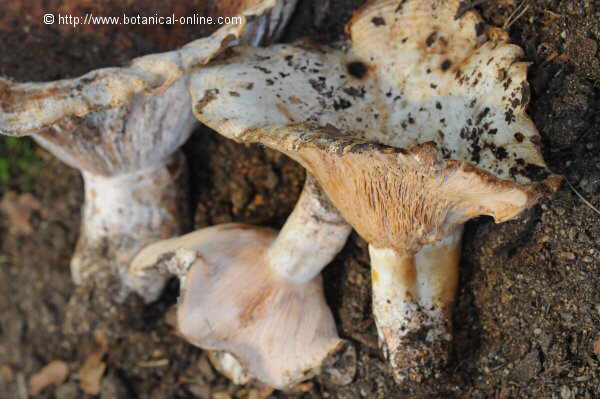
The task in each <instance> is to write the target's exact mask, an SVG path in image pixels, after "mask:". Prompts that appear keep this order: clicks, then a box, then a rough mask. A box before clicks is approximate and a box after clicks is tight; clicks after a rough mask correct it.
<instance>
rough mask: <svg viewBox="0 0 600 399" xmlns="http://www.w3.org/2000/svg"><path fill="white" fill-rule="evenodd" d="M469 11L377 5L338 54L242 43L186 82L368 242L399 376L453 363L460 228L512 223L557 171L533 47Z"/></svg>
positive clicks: (218, 120)
mask: <svg viewBox="0 0 600 399" xmlns="http://www.w3.org/2000/svg"><path fill="white" fill-rule="evenodd" d="M459 7H460V4H459V1H458V0H447V1H439V0H425V1H421V0H406V1H400V2H398V1H391V0H379V1H372V2H369V3H368V4H367V5H366V6H364V7H363V8H362V9H361V10H359V11H358V12H357V13H356V14H355V15H354V16H353V18H352V20H351V21H350V23H349V24H348V25H347V32H348V33H349V35H350V40H349V41H348V42H346V43H342V44H341V45H340V46H339V48H338V49H334V48H329V49H327V48H324V47H319V46H313V45H310V44H302V45H283V44H282V45H274V46H270V47H268V48H249V47H243V46H241V47H236V48H233V49H230V50H229V51H227V52H226V53H225V54H224V55H223V56H222V57H221V58H220V60H219V63H218V64H215V65H211V66H209V67H208V68H203V69H200V70H198V71H196V72H195V73H194V74H193V77H192V79H191V83H190V87H191V89H190V91H191V94H192V97H193V100H194V115H195V116H196V117H197V118H198V120H200V121H201V122H202V123H204V124H206V125H208V126H210V127H211V128H213V129H214V130H216V131H217V132H219V133H221V134H223V135H225V136H227V137H229V138H232V139H235V140H237V141H240V142H246V143H250V142H254V143H263V144H265V145H267V146H269V147H271V148H274V149H276V150H278V151H282V152H284V153H285V154H287V155H289V156H290V157H292V158H293V159H295V160H297V161H298V162H300V163H301V164H302V165H303V166H304V167H305V168H306V169H307V171H308V172H309V173H310V174H312V175H313V176H314V177H315V178H316V180H317V182H318V183H319V184H320V185H321V187H322V189H323V191H324V192H325V194H326V195H327V197H328V198H329V200H330V201H331V202H332V203H333V205H334V206H335V208H336V209H337V210H338V211H339V212H340V214H341V215H342V217H343V218H344V219H345V220H346V221H347V222H348V223H350V224H351V225H352V227H353V228H354V229H355V230H356V231H357V232H358V233H359V234H360V235H361V236H362V237H363V238H364V239H365V240H366V241H368V242H369V253H370V256H371V267H372V284H373V312H374V316H375V320H376V324H377V328H378V332H379V338H380V343H381V346H382V349H383V351H384V354H385V356H386V357H387V358H388V359H389V362H390V364H391V366H392V370H393V374H394V377H395V379H396V380H397V381H398V382H400V383H403V382H409V381H415V382H419V381H421V380H422V379H423V378H426V377H429V376H437V375H439V373H440V371H441V370H442V369H443V367H444V366H445V365H446V363H447V360H448V356H449V348H450V341H451V339H452V317H451V313H452V304H453V300H454V296H455V292H456V287H457V282H458V266H459V261H460V243H461V237H462V231H463V227H462V226H463V224H464V223H465V222H466V221H467V220H469V219H471V218H473V217H475V216H478V215H490V216H493V217H494V218H495V220H496V222H502V221H506V220H509V219H511V218H514V217H516V216H517V215H518V214H519V213H520V212H521V211H522V210H524V209H526V208H528V207H530V206H532V205H533V204H535V203H536V202H537V201H538V200H539V199H540V198H542V197H544V196H547V195H550V194H552V192H553V191H554V190H555V189H556V188H557V186H558V184H559V182H560V178H558V177H557V176H553V175H552V174H551V173H550V172H549V171H548V170H547V169H546V166H545V163H544V161H543V158H542V156H541V152H540V148H539V144H540V136H539V134H538V132H537V130H536V128H535V126H534V125H533V123H532V121H531V119H530V118H529V117H528V116H527V115H526V113H525V108H526V106H527V103H528V101H529V88H528V84H527V81H526V68H527V64H526V63H524V62H520V61H519V58H520V57H521V56H522V50H521V49H520V48H519V47H517V46H515V45H513V44H510V43H509V41H508V35H507V33H506V32H505V31H503V30H501V29H498V28H493V27H488V26H486V25H485V24H484V23H483V22H482V20H481V18H480V17H479V16H478V15H477V14H476V13H475V12H473V11H469V12H466V13H464V14H462V15H459V13H458V10H459ZM323 245H327V243H325V242H323ZM183 305H184V306H187V302H186V303H184V304H183ZM181 311H182V312H185V311H186V310H184V309H182V310H181ZM205 316H206V315H205ZM197 339H202V338H201V336H200V335H199V336H197ZM200 344H202V342H200ZM234 354H236V353H235V351H234Z"/></svg>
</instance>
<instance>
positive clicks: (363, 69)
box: [346, 61, 369, 79]
mask: <svg viewBox="0 0 600 399" xmlns="http://www.w3.org/2000/svg"><path fill="white" fill-rule="evenodd" d="M346 69H347V70H348V73H349V74H350V75H352V76H354V77H355V78H358V79H362V78H364V77H365V75H366V74H367V72H368V71H369V69H368V68H367V66H366V65H365V64H364V63H363V62H361V61H352V62H349V63H348V64H346Z"/></svg>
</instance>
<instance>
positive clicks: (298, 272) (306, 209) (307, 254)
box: [266, 175, 352, 284]
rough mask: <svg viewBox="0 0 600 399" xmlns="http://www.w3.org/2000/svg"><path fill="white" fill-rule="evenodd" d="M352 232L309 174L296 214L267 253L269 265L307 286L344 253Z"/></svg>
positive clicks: (285, 276)
mask: <svg viewBox="0 0 600 399" xmlns="http://www.w3.org/2000/svg"><path fill="white" fill-rule="evenodd" d="M351 230H352V228H351V227H350V225H349V224H348V223H346V222H345V221H344V219H342V217H341V216H340V215H339V213H338V212H337V211H336V210H335V209H334V208H333V207H332V205H330V204H329V203H328V201H326V200H324V199H323V194H322V193H321V191H320V189H319V187H318V186H317V184H316V183H315V180H314V178H313V177H312V176H311V175H307V177H306V183H305V186H304V190H303V191H302V195H301V196H300V198H299V200H298V203H297V204H296V207H295V208H294V211H293V212H292V213H291V215H290V216H289V217H288V219H287V221H286V222H285V225H284V226H283V228H282V229H281V231H280V232H279V234H278V235H277V238H276V239H275V241H274V242H273V244H271V246H270V248H269V249H268V251H267V254H266V259H267V264H268V266H269V267H270V268H271V269H272V270H275V271H276V272H278V273H279V274H280V275H282V276H283V277H284V278H285V279H286V280H289V281H291V282H293V283H296V284H303V283H306V282H308V281H310V280H312V279H313V278H315V277H316V276H317V275H318V274H319V273H320V272H321V270H323V268H324V267H325V266H327V264H328V263H329V262H331V261H332V260H333V258H334V257H335V255H337V253H338V252H340V251H341V249H342V247H343V246H344V244H345V243H346V240H347V239H348V235H349V234H350V231H351Z"/></svg>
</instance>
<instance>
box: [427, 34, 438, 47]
mask: <svg viewBox="0 0 600 399" xmlns="http://www.w3.org/2000/svg"><path fill="white" fill-rule="evenodd" d="M436 37H437V32H432V33H431V34H430V35H429V36H427V39H426V40H425V44H427V47H431V45H432V44H433V42H435V38H436Z"/></svg>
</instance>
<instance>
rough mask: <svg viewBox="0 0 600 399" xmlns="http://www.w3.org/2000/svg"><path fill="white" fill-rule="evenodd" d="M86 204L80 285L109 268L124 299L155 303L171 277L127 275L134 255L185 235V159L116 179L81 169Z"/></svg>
mask: <svg viewBox="0 0 600 399" xmlns="http://www.w3.org/2000/svg"><path fill="white" fill-rule="evenodd" d="M82 175H83V180H84V184H85V203H84V207H83V218H82V225H81V234H80V237H79V241H78V242H77V248H76V250H75V254H74V256H73V258H72V260H71V273H72V276H73V280H74V282H75V284H78V285H81V284H86V283H90V282H92V281H93V280H94V279H96V278H97V277H96V276H97V275H102V274H105V273H103V272H102V271H101V270H99V269H101V268H108V269H111V271H112V272H113V273H114V275H116V276H120V278H122V279H123V281H124V286H122V287H121V288H120V290H121V292H120V293H119V294H120V295H119V296H120V297H121V299H125V297H126V296H127V294H128V293H129V292H130V291H135V292H137V293H138V294H139V295H140V296H142V298H144V300H145V301H146V302H150V301H153V300H155V299H156V298H157V297H158V295H159V294H160V291H161V290H162V288H163V286H164V284H165V282H166V276H163V275H159V274H154V275H152V276H151V278H148V277H145V278H143V279H140V278H136V277H135V276H132V275H131V274H130V273H127V271H128V267H129V263H130V262H131V260H132V259H133V257H134V256H135V254H136V253H137V252H138V251H139V250H140V249H142V248H143V247H145V246H146V245H148V244H150V243H152V242H154V241H157V240H159V239H160V238H161V236H162V235H163V234H161V233H169V235H172V234H177V233H180V232H181V231H182V230H183V229H184V226H182V221H183V220H185V219H184V214H185V198H186V192H185V191H186V190H185V186H184V184H183V178H184V177H185V158H184V156H183V154H181V153H176V154H175V155H174V156H173V157H171V158H170V159H169V161H167V162H164V163H161V164H159V166H156V167H153V168H150V169H143V170H139V171H135V172H132V173H127V174H119V175H116V176H100V175H97V174H92V173H90V172H87V171H85V170H82Z"/></svg>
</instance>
